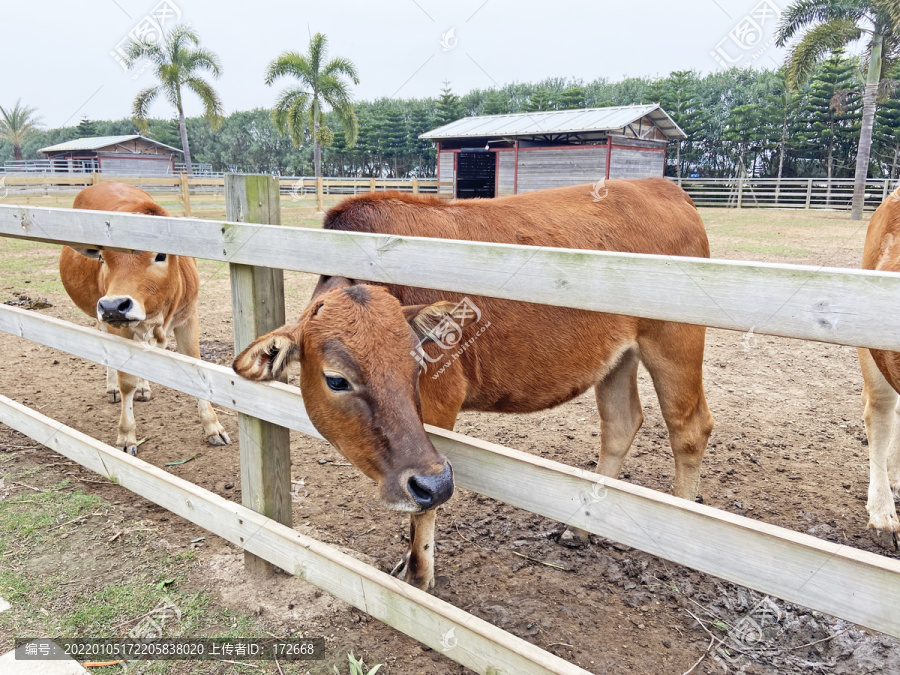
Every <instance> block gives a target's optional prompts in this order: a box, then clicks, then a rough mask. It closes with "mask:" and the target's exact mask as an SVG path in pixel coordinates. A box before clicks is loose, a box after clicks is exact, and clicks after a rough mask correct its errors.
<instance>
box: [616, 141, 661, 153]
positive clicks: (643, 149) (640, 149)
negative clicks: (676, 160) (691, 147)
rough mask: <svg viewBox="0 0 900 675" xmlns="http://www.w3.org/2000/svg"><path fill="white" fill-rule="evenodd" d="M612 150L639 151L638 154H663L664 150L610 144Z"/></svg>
mask: <svg viewBox="0 0 900 675" xmlns="http://www.w3.org/2000/svg"><path fill="white" fill-rule="evenodd" d="M611 147H612V148H617V149H619V150H639V151H640V152H665V151H666V149H665V148H644V147H641V146H637V145H617V144H615V143H613V144H612V146H611Z"/></svg>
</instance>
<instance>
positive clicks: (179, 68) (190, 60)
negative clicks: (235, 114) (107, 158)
mask: <svg viewBox="0 0 900 675" xmlns="http://www.w3.org/2000/svg"><path fill="white" fill-rule="evenodd" d="M143 59H149V60H150V61H151V62H152V63H153V66H154V72H155V73H156V78H157V79H158V80H159V83H158V84H156V85H154V86H152V87H148V88H146V89H144V90H142V91H140V92H138V95H137V97H136V98H135V99H134V103H133V104H132V107H131V116H132V120H134V124H135V126H136V127H137V128H138V130H139V131H140V132H141V133H142V134H143V133H147V130H148V128H149V123H148V121H147V114H148V112H149V111H150V105H151V104H152V103H153V101H155V100H156V99H157V98H158V97H159V95H160V94H162V95H163V96H165V98H166V100H167V101H169V103H171V104H172V105H173V106H174V107H175V109H176V110H177V111H178V128H179V131H180V132H181V149H182V150H183V151H184V168H185V171H186V172H187V173H191V148H190V146H189V145H188V137H187V125H186V124H185V120H184V102H183V98H182V92H183V90H184V89H189V90H190V91H192V92H194V93H195V94H197V96H199V97H200V102H201V103H202V104H203V111H204V117H206V120H207V122H209V126H210V128H212V130H213V131H215V130H216V129H217V128H218V127H219V126H220V125H221V124H222V101H221V100H220V99H219V95H218V93H216V90H215V89H213V88H212V85H210V84H209V82H207V81H206V80H204V79H203V78H202V77H200V76H199V75H197V71H201V70H203V71H207V72H208V73H210V74H211V75H212V76H213V78H214V79H219V76H220V75H221V74H222V66H221V64H220V63H219V57H218V56H217V55H216V54H215V53H213V52H211V51H209V50H208V49H204V48H203V47H201V46H200V38H198V37H197V34H196V33H195V32H194V31H193V30H191V29H190V28H188V27H187V26H182V25H179V26H175V27H174V28H173V29H172V30H171V31H169V32H168V33H166V34H165V36H164V39H163V40H162V41H161V42H160V43H149V42H135V41H131V42H129V43H128V44H126V45H125V61H126V63H127V64H128V67H129V68H133V67H134V66H135V65H136V64H137V63H138V62H139V61H141V60H143Z"/></svg>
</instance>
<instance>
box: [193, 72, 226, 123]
mask: <svg viewBox="0 0 900 675" xmlns="http://www.w3.org/2000/svg"><path fill="white" fill-rule="evenodd" d="M184 86H185V87H187V88H188V89H190V90H191V91H192V92H194V93H195V94H197V96H199V97H200V101H201V102H202V103H203V116H204V117H205V118H206V121H207V122H208V123H209V127H210V129H212V130H213V131H216V130H217V129H218V128H219V127H220V126H222V112H223V111H222V101H221V100H220V99H219V94H218V93H216V90H215V89H213V88H212V85H211V84H210V83H209V82H207V81H206V80H204V79H203V78H201V77H196V76H192V77H189V78H187V79H186V80H185V81H184Z"/></svg>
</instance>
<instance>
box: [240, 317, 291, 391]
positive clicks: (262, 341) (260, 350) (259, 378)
mask: <svg viewBox="0 0 900 675" xmlns="http://www.w3.org/2000/svg"><path fill="white" fill-rule="evenodd" d="M285 328H287V327H285ZM285 328H279V329H278V330H277V331H274V332H272V333H268V334H266V335H263V336H262V337H260V338H257V339H256V340H255V341H254V342H253V343H252V344H251V345H250V346H249V347H247V348H246V349H245V350H244V351H242V352H241V353H240V354H238V355H237V357H236V358H235V359H234V363H233V364H232V365H231V367H232V368H233V369H234V372H236V373H237V374H238V375H240V376H241V377H244V378H246V379H248V380H254V381H256V382H264V381H268V380H278V379H280V378H281V377H282V376H283V375H285V374H286V371H287V369H288V367H289V366H291V365H292V364H294V363H296V362H297V361H299V360H300V345H298V344H297V343H296V342H295V341H294V338H293V336H292V335H291V334H290V333H288V332H287V331H286V330H285Z"/></svg>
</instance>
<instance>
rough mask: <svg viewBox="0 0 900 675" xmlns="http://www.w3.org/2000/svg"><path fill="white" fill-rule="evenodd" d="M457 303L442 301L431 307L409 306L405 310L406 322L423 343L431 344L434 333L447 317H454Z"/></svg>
mask: <svg viewBox="0 0 900 675" xmlns="http://www.w3.org/2000/svg"><path fill="white" fill-rule="evenodd" d="M455 307H456V303H455V302H450V301H449V300H441V301H440V302H435V303H434V304H431V305H407V306H406V307H404V308H403V316H405V317H406V322H407V323H408V324H409V326H410V328H412V329H413V332H414V333H415V334H416V337H417V338H419V340H421V341H422V342H429V341H430V340H431V339H432V335H433V333H432V331H433V330H434V328H435V327H436V326H437V325H438V324H439V323H440V322H441V321H443V320H444V318H445V317H447V316H450V315H452V313H453V310H454V308H455Z"/></svg>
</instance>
